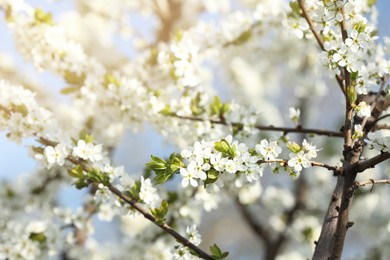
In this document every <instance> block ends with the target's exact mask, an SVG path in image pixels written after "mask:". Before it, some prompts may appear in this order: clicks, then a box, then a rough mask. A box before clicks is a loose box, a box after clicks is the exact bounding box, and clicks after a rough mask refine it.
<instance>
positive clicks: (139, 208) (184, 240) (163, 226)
mask: <svg viewBox="0 0 390 260" xmlns="http://www.w3.org/2000/svg"><path fill="white" fill-rule="evenodd" d="M39 140H40V142H41V143H43V144H46V145H51V146H55V145H56V143H55V142H53V141H50V140H47V139H45V138H40V139H39ZM66 159H67V160H68V161H69V162H71V163H73V164H75V165H80V166H81V167H83V169H84V170H85V171H87V172H88V171H90V170H91V168H90V167H89V166H88V165H86V164H85V163H84V162H82V161H80V160H78V159H77V158H75V157H73V156H68V157H67V158H66ZM107 187H108V188H109V190H110V191H111V192H112V193H114V194H115V195H117V196H118V197H119V198H121V199H122V200H123V201H125V202H126V203H128V204H129V205H130V206H131V207H133V208H134V209H135V210H137V211H138V212H139V213H141V214H142V215H143V216H144V217H145V218H146V219H148V220H150V221H151V222H153V223H154V224H155V225H156V226H158V227H160V228H161V229H163V230H164V231H165V232H167V233H168V234H170V235H171V236H172V237H174V238H175V239H176V240H177V241H178V242H179V243H181V244H182V245H184V246H187V247H188V248H190V249H192V250H193V251H194V252H196V253H197V254H198V256H199V257H200V258H203V259H208V260H213V257H212V256H210V255H208V254H207V253H206V252H204V251H203V250H202V249H200V248H199V247H197V246H196V245H194V244H193V243H191V242H190V241H189V240H188V239H187V238H185V237H183V236H182V235H180V234H179V233H178V232H176V231H175V230H174V229H172V228H171V227H170V226H169V225H168V224H166V223H161V222H159V221H158V220H157V219H156V218H155V217H154V216H153V215H152V214H150V213H149V212H148V211H146V210H145V209H143V208H142V206H141V205H140V204H139V203H138V202H137V200H135V199H133V198H131V197H129V196H127V195H126V194H123V193H122V192H121V191H120V190H118V189H117V188H115V187H114V186H113V185H112V184H111V183H109V184H108V185H107Z"/></svg>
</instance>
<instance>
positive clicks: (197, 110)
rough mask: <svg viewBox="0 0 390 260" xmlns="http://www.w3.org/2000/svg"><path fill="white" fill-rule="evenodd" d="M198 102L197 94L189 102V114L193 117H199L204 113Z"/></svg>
mask: <svg viewBox="0 0 390 260" xmlns="http://www.w3.org/2000/svg"><path fill="white" fill-rule="evenodd" d="M200 101H201V97H200V94H197V95H196V96H195V98H193V99H192V100H191V112H192V114H193V115H194V116H199V115H201V114H203V113H204V112H205V109H204V108H203V107H202V106H201V105H200Z"/></svg>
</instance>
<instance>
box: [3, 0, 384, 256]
mask: <svg viewBox="0 0 390 260" xmlns="http://www.w3.org/2000/svg"><path fill="white" fill-rule="evenodd" d="M27 2H28V3H30V4H31V5H33V6H37V7H41V8H42V9H44V10H46V11H50V12H52V13H53V16H54V17H55V19H59V20H61V19H62V18H64V17H63V16H64V12H67V11H70V10H73V9H74V8H75V2H73V1H65V0H58V1H42V0H35V1H32V0H30V1H27ZM184 2H185V1H184V0H183V5H185V3H184ZM228 2H229V5H230V6H231V7H232V8H234V7H237V8H240V4H239V3H238V2H237V1H234V0H232V1H228ZM248 2H249V1H248ZM253 2H256V1H253ZM258 2H262V1H258ZM377 10H378V24H379V35H380V37H381V39H382V37H383V36H389V35H390V15H388V10H390V1H387V0H378V1H377ZM145 17H146V16H143V15H139V14H136V13H134V14H133V15H131V21H129V23H131V24H132V26H134V27H135V28H137V29H138V30H140V31H141V33H142V34H143V35H144V37H145V38H151V37H152V36H153V33H154V31H153V30H154V27H155V26H156V20H154V19H148V18H145ZM0 18H2V19H4V17H3V15H0ZM198 19H201V20H202V19H203V20H204V21H209V20H213V19H216V20H217V19H218V14H205V15H199V17H198ZM62 21H63V22H64V25H65V26H66V25H68V26H72V25H71V23H70V22H69V19H68V20H66V19H65V18H64V19H63V20H62ZM89 33H90V32H89ZM126 33H129V34H131V33H134V32H126V31H124V32H123V34H126ZM162 37H163V36H162ZM0 39H1V40H0V67H6V66H15V67H16V68H17V70H19V71H20V72H22V74H23V75H24V76H25V77H26V78H28V79H29V80H31V82H36V84H38V85H43V86H46V87H47V88H48V89H47V91H48V92H50V95H54V96H55V97H57V98H58V99H60V100H63V101H64V102H66V97H64V96H62V95H61V94H60V89H61V88H62V87H63V80H62V79H60V78H59V77H57V76H56V75H54V74H52V73H50V72H43V73H37V71H36V69H35V68H34V66H33V65H31V64H30V63H28V62H26V61H25V60H24V59H23V57H22V56H21V55H20V54H19V53H18V52H17V51H16V49H15V45H14V42H13V39H12V35H11V34H10V32H9V30H8V29H7V25H6V23H5V22H1V23H0ZM381 39H380V40H381ZM136 44H140V43H135V42H132V39H131V37H129V39H128V40H126V37H122V38H121V37H117V38H115V39H114V42H112V43H110V42H108V43H107V46H108V47H107V49H110V48H111V47H114V48H115V49H116V50H117V51H118V52H119V53H121V54H124V55H125V56H126V57H128V58H129V59H131V58H133V57H135V56H136V55H137V50H136V49H135V48H134V45H136ZM10 64H12V65H10ZM218 77H219V73H218V70H217V69H216V70H215V78H216V79H215V80H214V82H216V83H217V86H216V89H217V92H218V93H219V95H220V96H221V97H223V99H224V100H230V99H231V98H232V97H234V96H235V94H234V91H232V90H231V89H229V88H225V87H224V85H223V83H224V81H225V80H226V79H223V78H218ZM337 94H338V93H336V95H335V98H326V99H322V100H320V101H318V102H319V103H320V105H319V107H327V108H328V109H329V110H328V111H327V116H328V117H329V120H327V119H326V120H324V121H326V122H327V123H326V124H322V125H321V126H322V127H324V128H330V129H334V128H335V125H337V122H338V120H340V118H334V117H333V115H335V114H337V113H339V110H340V109H343V106H342V103H341V100H340V98H339V97H338V96H337ZM290 95H291V91H290V92H288V91H287V92H285V93H283V92H282V93H280V95H279V96H278V97H277V98H275V99H274V101H275V102H279V104H278V108H279V109H280V111H281V112H280V116H279V118H280V120H281V121H279V123H284V124H287V125H288V124H289V122H288V116H287V113H288V107H290V106H293V105H294V104H291V103H286V102H285V100H286V98H287V97H289V96H290ZM326 95H330V96H331V95H334V94H333V93H326ZM260 109H261V106H260ZM315 116H316V115H315V114H314V115H311V117H315ZM312 122H315V121H313V120H312ZM320 124H321V123H320ZM33 142H34V140H25V141H24V142H23V144H22V145H18V144H15V143H13V142H10V141H8V140H7V139H6V136H5V133H0V180H1V181H4V180H14V179H16V178H18V176H20V175H24V174H28V173H29V172H31V171H34V169H36V167H37V164H36V162H35V161H34V160H33V159H32V158H30V157H29V155H28V150H27V149H26V148H25V146H26V145H30V144H32V143H33ZM339 148H340V147H339ZM336 149H337V148H336ZM174 151H177V148H176V147H175V146H174V145H172V144H171V143H169V142H167V141H166V140H165V139H164V138H163V137H162V136H161V135H160V134H158V133H157V132H156V131H154V130H153V128H152V127H150V126H148V125H145V126H144V129H143V130H142V131H140V132H138V133H133V132H129V133H127V134H126V135H125V137H124V139H123V141H122V142H121V143H120V145H119V146H118V147H117V149H115V151H114V155H113V161H114V164H115V165H117V166H119V165H124V166H125V168H126V171H127V172H129V173H134V174H137V173H139V172H141V171H142V170H143V168H144V165H145V163H146V162H148V161H149V160H150V155H151V154H153V155H155V156H159V157H166V156H168V155H169V154H170V153H172V152H174ZM319 174H323V173H319ZM278 177H279V176H278ZM324 178H326V177H324ZM283 181H285V180H284V179H283V178H282V180H278V182H283ZM264 182H266V183H269V184H272V183H273V182H274V180H273V177H272V176H271V177H269V178H268V179H267V178H266V179H265V180H264ZM84 192H85V191H78V190H76V189H74V188H73V187H63V191H62V192H61V194H62V196H61V197H60V198H59V199H60V201H61V202H62V203H63V204H64V205H67V206H69V207H71V208H74V209H75V208H77V207H79V206H80V201H81V198H82V197H83V194H84ZM226 216H229V217H226ZM203 220H204V222H203V223H202V226H201V228H200V233H201V234H202V238H203V239H204V242H203V243H205V244H206V245H209V244H212V243H213V242H217V243H218V245H220V247H221V248H224V249H228V250H229V251H230V252H232V258H231V259H260V257H259V256H260V255H261V254H262V253H261V247H259V246H258V242H257V241H256V238H255V236H254V234H253V233H252V231H251V230H250V228H249V227H248V226H247V225H246V224H245V223H244V222H243V221H241V215H240V214H239V212H237V209H236V208H235V207H234V203H233V202H230V203H226V205H224V206H223V207H220V208H219V209H218V210H217V211H216V212H211V213H208V214H205V216H204V217H203ZM97 223H99V225H101V227H100V228H98V229H97V234H96V236H97V237H99V236H101V237H104V239H108V238H109V237H110V236H112V239H115V235H116V233H115V231H112V230H111V233H110V232H109V230H110V229H105V228H104V225H105V224H103V223H100V222H98V221H97ZM216 223H218V224H216ZM237 233H239V234H240V242H239V243H237V241H236V239H235V236H234V235H235V234H237ZM352 234H353V233H352ZM361 243H365V241H364V240H362V239H361V238H355V239H354V237H353V235H351V234H349V235H348V240H347V246H346V248H347V251H346V252H345V257H346V258H345V259H347V258H348V257H350V258H349V259H353V258H351V257H353V256H355V255H358V254H359V252H361V251H362V247H360V244H361ZM363 248H364V247H363ZM286 259H287V258H286ZM291 259H292V258H291Z"/></svg>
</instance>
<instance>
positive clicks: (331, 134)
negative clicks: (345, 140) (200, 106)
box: [170, 114, 343, 137]
mask: <svg viewBox="0 0 390 260" xmlns="http://www.w3.org/2000/svg"><path fill="white" fill-rule="evenodd" d="M170 116H172V117H175V118H179V119H185V120H191V121H199V122H204V121H209V122H210V123H212V124H218V125H229V124H231V125H232V126H238V127H242V124H241V123H234V122H233V123H227V122H226V121H223V120H216V119H203V118H200V117H193V116H180V115H176V114H172V115H170ZM254 128H256V129H259V130H263V131H275V132H284V133H285V134H287V133H304V134H315V135H324V136H329V137H343V133H342V132H336V131H329V130H321V129H313V128H302V127H295V128H294V127H277V126H272V125H270V126H262V125H255V126H254Z"/></svg>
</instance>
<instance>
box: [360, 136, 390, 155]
mask: <svg viewBox="0 0 390 260" xmlns="http://www.w3.org/2000/svg"><path fill="white" fill-rule="evenodd" d="M365 141H366V143H367V144H368V145H369V146H370V148H371V149H374V150H376V151H378V152H390V136H389V135H387V134H386V133H384V132H381V131H379V132H375V133H373V132H369V133H368V134H367V139H365Z"/></svg>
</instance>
